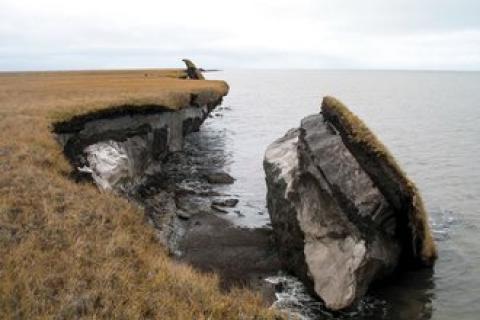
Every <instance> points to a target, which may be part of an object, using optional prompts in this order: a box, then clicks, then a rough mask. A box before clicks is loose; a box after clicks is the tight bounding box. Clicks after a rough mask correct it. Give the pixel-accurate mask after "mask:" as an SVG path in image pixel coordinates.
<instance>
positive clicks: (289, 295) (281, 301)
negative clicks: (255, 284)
mask: <svg viewBox="0 0 480 320" xmlns="http://www.w3.org/2000/svg"><path fill="white" fill-rule="evenodd" d="M265 281H267V282H269V283H271V284H273V285H275V291H276V293H275V296H276V298H277V300H276V301H275V302H274V303H273V305H272V308H276V309H278V310H281V311H282V312H285V313H287V315H288V316H289V317H292V318H294V319H301V320H323V319H325V320H327V319H353V318H355V319H371V317H374V318H375V319H386V316H387V303H386V302H385V301H384V300H381V299H378V298H376V297H373V296H370V295H367V296H365V297H364V298H362V299H361V300H360V301H359V302H358V303H357V304H356V306H355V307H353V308H352V309H350V310H349V311H337V312H331V311H328V310H327V309H326V308H325V305H324V303H323V302H322V301H320V300H318V299H316V298H314V297H312V296H311V295H310V294H308V292H307V289H306V287H305V286H304V285H303V284H302V283H301V282H300V280H298V279H297V278H295V277H293V276H289V275H285V274H279V275H277V276H272V277H268V278H266V279H265Z"/></svg>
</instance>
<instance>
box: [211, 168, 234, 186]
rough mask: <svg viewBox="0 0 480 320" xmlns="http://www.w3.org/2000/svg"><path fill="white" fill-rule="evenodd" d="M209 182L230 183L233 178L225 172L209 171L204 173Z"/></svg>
mask: <svg viewBox="0 0 480 320" xmlns="http://www.w3.org/2000/svg"><path fill="white" fill-rule="evenodd" d="M205 178H206V179H207V181H208V182H209V183H214V184H232V183H233V182H234V181H235V179H234V178H233V177H232V176H231V175H229V174H228V173H226V172H221V171H220V172H211V173H208V174H206V175H205Z"/></svg>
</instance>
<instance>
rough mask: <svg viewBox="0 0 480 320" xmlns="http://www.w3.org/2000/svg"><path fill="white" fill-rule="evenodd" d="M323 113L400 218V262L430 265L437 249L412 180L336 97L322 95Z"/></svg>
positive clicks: (406, 264)
mask: <svg viewBox="0 0 480 320" xmlns="http://www.w3.org/2000/svg"><path fill="white" fill-rule="evenodd" d="M322 113H323V117H324V118H325V120H327V121H329V122H330V123H332V124H333V125H334V126H335V128H336V129H337V130H338V132H339V133H340V136H341V137H342V140H343V142H344V143H345V145H346V146H347V148H348V149H349V150H350V152H351V153H352V154H353V156H354V157H355V158H356V159H357V161H358V163H359V164H360V166H361V167H362V168H363V169H364V170H365V171H366V172H367V173H368V175H369V176H370V178H371V179H372V180H373V181H374V183H375V184H376V185H377V186H378V188H379V189H380V191H381V192H382V194H383V195H384V196H385V197H386V198H387V200H388V201H389V202H390V204H391V205H392V207H393V208H394V209H395V212H396V215H397V219H399V220H400V221H401V223H400V224H399V228H401V229H402V230H399V233H400V234H401V235H402V236H403V237H404V239H403V245H404V250H403V251H402V253H403V259H401V261H402V263H404V264H405V266H409V265H410V266H411V264H420V265H423V266H432V265H433V263H434V262H435V259H436V258H437V250H436V247H435V243H434V242H433V239H432V233H431V231H430V226H429V224H428V215H427V212H426V211H425V206H424V204H423V200H422V196H421V195H420V192H419V191H418V189H417V187H416V186H415V184H414V183H413V181H411V180H410V179H409V178H408V177H407V175H406V174H405V172H403V170H402V169H401V168H400V166H399V165H398V163H397V161H395V158H394V157H393V156H392V154H391V153H390V152H389V151H388V149H387V148H386V147H385V145H383V143H381V142H380V140H378V138H377V137H376V136H375V134H374V133H373V132H372V131H370V129H368V127H367V126H366V125H365V124H364V123H363V121H362V120H360V119H359V118H358V117H357V116H356V115H355V114H353V113H352V112H351V111H350V110H349V109H348V108H347V107H346V106H345V105H344V104H343V103H341V102H340V101H339V100H337V99H335V98H333V97H325V98H324V99H323V102H322Z"/></svg>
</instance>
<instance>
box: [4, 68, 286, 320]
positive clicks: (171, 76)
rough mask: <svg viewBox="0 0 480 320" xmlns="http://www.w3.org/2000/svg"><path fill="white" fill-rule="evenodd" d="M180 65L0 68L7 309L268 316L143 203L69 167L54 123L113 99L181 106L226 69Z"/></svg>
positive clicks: (208, 89)
mask: <svg viewBox="0 0 480 320" xmlns="http://www.w3.org/2000/svg"><path fill="white" fill-rule="evenodd" d="M183 76H184V72H183V71H181V70H173V69H172V70H136V71H133V70H132V71H88V72H43V73H0V132H1V136H0V172H1V173H0V175H1V177H0V319H51V318H58V319H76V318H85V319H92V318H107V319H270V318H275V317H277V315H275V314H274V313H273V312H272V311H271V310H269V309H268V308H267V306H265V305H264V303H263V301H262V300H261V298H260V297H259V296H258V295H257V294H254V293H252V292H250V291H248V290H245V289H241V288H238V289H233V290H231V291H230V292H227V293H222V292H221V291H220V290H219V285H218V279H217V277H216V276H215V275H213V274H210V275H206V274H200V273H199V272H196V271H195V270H193V269H192V268H191V267H188V266H186V265H181V264H179V263H176V262H175V261H174V260H172V259H171V258H170V257H168V255H167V253H166V250H164V249H163V248H162V247H161V245H160V244H159V243H158V242H157V240H156V238H155V236H154V230H152V227H150V226H149V225H148V224H147V223H146V222H145V220H144V218H143V213H142V212H141V211H140V210H139V209H138V208H136V207H135V206H134V205H132V204H130V203H129V202H127V201H126V200H124V199H122V198H120V197H118V196H115V195H113V194H109V193H102V192H99V191H98V190H97V188H96V187H95V186H94V185H93V184H91V183H80V184H79V183H75V182H74V181H72V180H71V179H69V178H68V176H69V173H70V172H71V170H72V168H71V167H70V165H69V163H68V161H67V159H66V158H65V157H64V155H63V152H62V150H61V147H60V146H59V144H57V142H56V141H55V138H54V135H53V134H52V133H51V128H52V123H54V122H56V121H60V120H68V119H69V118H71V117H72V116H75V115H81V114H86V113H89V112H93V111H97V110H102V109H108V108H112V107H116V106H122V105H130V106H142V105H145V104H148V105H158V106H163V107H168V108H174V109H176V108H182V107H183V106H185V105H187V104H188V103H189V101H190V98H191V94H195V95H199V96H201V97H203V99H206V100H208V99H215V98H219V97H221V96H222V95H224V94H225V93H226V92H227V91H228V86H227V85H226V84H225V83H224V82H222V81H193V80H182V79H178V78H179V77H183Z"/></svg>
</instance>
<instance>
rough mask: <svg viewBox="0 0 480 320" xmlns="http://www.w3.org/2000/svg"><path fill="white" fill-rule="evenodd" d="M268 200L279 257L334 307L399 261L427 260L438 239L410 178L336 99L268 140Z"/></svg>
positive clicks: (348, 302)
mask: <svg viewBox="0 0 480 320" xmlns="http://www.w3.org/2000/svg"><path fill="white" fill-rule="evenodd" d="M264 168H265V172H266V181H267V187H268V194H267V205H268V209H269V214H270V217H271V220H272V227H273V230H274V234H275V237H276V241H277V245H278V249H279V255H280V258H281V260H282V263H283V267H284V268H285V269H287V270H288V271H290V272H292V273H293V274H295V275H296V276H297V277H299V278H300V279H301V280H302V281H303V282H304V283H305V284H306V285H307V286H308V287H309V288H310V290H311V291H312V292H313V293H315V294H316V295H318V296H319V297H320V298H321V299H322V300H323V301H324V302H325V304H326V306H327V307H328V308H330V309H333V310H340V309H344V308H346V307H349V306H351V305H352V304H353V303H354V302H355V301H356V300H358V299H359V298H360V297H362V296H363V295H364V294H365V293H366V291H367V289H368V287H369V285H370V284H371V283H372V282H373V281H375V280H379V279H382V278H385V277H386V276H388V275H390V274H392V273H393V272H394V271H396V270H399V269H400V268H404V267H406V268H410V267H419V266H432V265H433V263H434V261H435V258H436V249H435V245H434V243H433V240H432V236H431V233H430V230H429V226H428V219H427V214H426V212H425V209H424V208H423V203H422V200H421V197H420V194H419V193H418V191H417V189H416V187H415V186H414V184H413V183H412V182H411V181H410V180H408V178H407V177H406V176H405V174H404V173H403V172H402V171H401V170H400V169H399V167H398V165H397V164H396V162H395V160H394V159H393V157H392V156H391V155H390V153H389V152H388V151H387V150H386V148H385V147H384V146H383V145H382V144H381V143H380V142H379V141H378V140H377V139H376V137H375V136H374V135H373V133H371V131H370V130H369V129H368V128H367V127H366V126H365V125H364V124H363V123H362V122H361V121H360V120H359V119H358V118H357V117H356V116H354V115H353V114H352V113H351V112H350V111H349V110H348V109H347V108H346V107H345V106H344V105H343V104H341V103H340V102H339V101H338V100H336V99H334V98H331V97H326V98H325V99H324V100H323V103H322V112H321V113H320V114H316V115H311V116H308V117H306V118H304V119H303V120H302V121H301V125H300V127H299V128H298V129H292V130H290V131H289V132H287V134H286V135H285V136H284V137H282V138H280V139H278V140H276V141H275V142H274V143H272V144H271V145H270V146H269V147H268V149H267V151H266V153H265V159H264Z"/></svg>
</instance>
